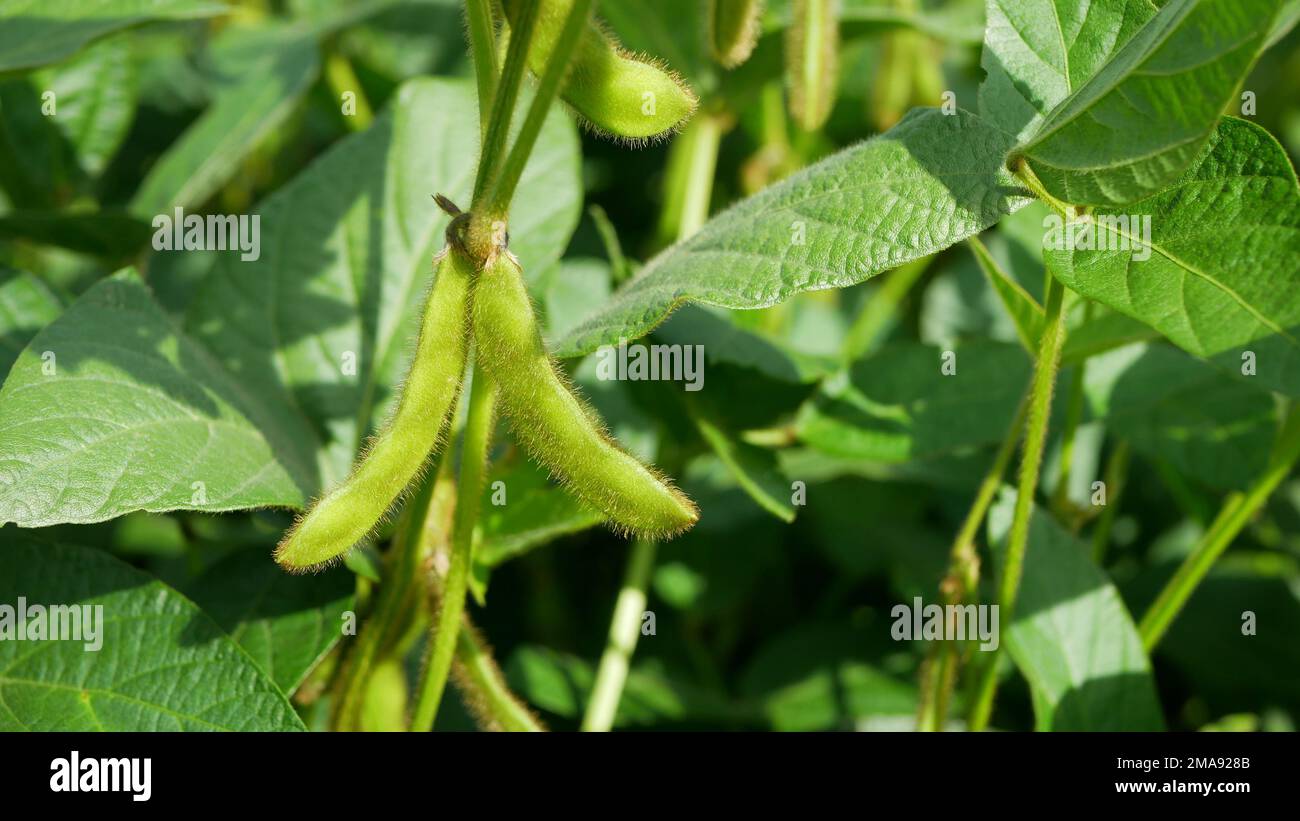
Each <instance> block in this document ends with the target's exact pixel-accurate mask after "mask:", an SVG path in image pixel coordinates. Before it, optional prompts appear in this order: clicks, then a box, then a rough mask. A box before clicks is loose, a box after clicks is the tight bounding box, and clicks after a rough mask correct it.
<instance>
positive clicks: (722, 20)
mask: <svg viewBox="0 0 1300 821" xmlns="http://www.w3.org/2000/svg"><path fill="white" fill-rule="evenodd" d="M762 14H763V0H711V2H710V4H709V45H710V46H711V47H712V49H713V58H714V59H715V60H717V61H718V62H719V63H721V64H722V66H723V67H724V68H735V67H736V66H738V65H740V64H741V63H743V62H745V61H746V60H748V59H749V55H750V54H752V53H753V51H754V44H755V43H757V42H758V34H759V18H760V17H761V16H762Z"/></svg>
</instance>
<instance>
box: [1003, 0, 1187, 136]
mask: <svg viewBox="0 0 1300 821" xmlns="http://www.w3.org/2000/svg"><path fill="white" fill-rule="evenodd" d="M1177 1H1178V0H1175V2H1177ZM1195 8H1196V3H1194V2H1190V3H1184V4H1183V7H1182V8H1181V9H1179V13H1178V14H1177V15H1171V16H1170V25H1168V26H1166V27H1165V28H1164V29H1163V30H1162V31H1157V32H1156V39H1154V40H1153V41H1152V45H1151V47H1150V48H1149V49H1148V47H1147V46H1148V44H1147V42H1145V41H1144V38H1143V37H1142V34H1143V32H1144V31H1145V30H1146V29H1147V28H1150V27H1151V22H1152V21H1154V20H1156V19H1158V18H1152V21H1148V23H1147V24H1146V26H1144V27H1143V29H1141V30H1139V31H1138V33H1137V34H1135V35H1134V36H1133V37H1132V38H1131V39H1130V40H1129V41H1128V42H1127V43H1125V44H1124V45H1123V46H1122V47H1121V48H1120V51H1119V53H1118V54H1116V55H1115V56H1114V57H1113V58H1111V60H1110V62H1108V63H1107V64H1106V65H1105V66H1104V67H1103V68H1102V69H1101V71H1099V72H1097V73H1096V74H1094V75H1093V76H1092V78H1091V79H1090V80H1088V81H1087V82H1086V83H1084V84H1083V85H1082V86H1080V87H1079V90H1078V91H1077V92H1076V93H1072V94H1071V95H1070V96H1069V97H1066V98H1065V99H1064V100H1062V101H1061V103H1060V105H1058V106H1057V108H1056V110H1054V111H1053V112H1052V113H1051V114H1049V115H1048V116H1047V120H1046V121H1045V122H1047V123H1053V122H1055V123H1056V124H1055V125H1052V126H1051V127H1048V128H1043V129H1040V130H1039V132H1038V133H1037V134H1035V135H1034V137H1033V138H1032V139H1031V140H1029V141H1028V142H1026V143H1024V144H1023V145H1021V147H1020V150H1021V151H1023V152H1024V153H1028V152H1029V151H1030V150H1031V149H1032V148H1033V147H1034V146H1036V145H1038V144H1039V143H1041V142H1043V141H1044V140H1046V139H1047V138H1048V137H1051V136H1052V135H1053V134H1055V133H1056V132H1058V131H1060V130H1061V129H1062V128H1064V127H1065V126H1067V125H1069V124H1070V123H1072V122H1074V119H1075V117H1076V116H1079V114H1080V113H1081V112H1080V113H1076V112H1072V111H1071V109H1072V108H1077V107H1079V106H1081V105H1083V106H1085V111H1086V107H1087V106H1090V105H1092V103H1093V102H1094V101H1095V100H1098V99H1100V98H1102V97H1104V96H1106V95H1107V94H1109V93H1110V92H1111V91H1114V90H1115V89H1116V88H1117V87H1118V86H1119V84H1120V83H1122V82H1124V80H1125V79H1126V78H1128V77H1129V76H1130V74H1131V73H1132V72H1133V71H1134V70H1136V69H1137V68H1138V67H1140V66H1142V65H1145V64H1146V61H1147V60H1149V59H1150V58H1151V57H1152V56H1153V55H1154V54H1155V53H1156V52H1158V51H1159V50H1160V47H1161V46H1163V45H1164V43H1165V42H1167V41H1168V39H1169V38H1170V37H1171V36H1173V34H1174V33H1175V32H1177V30H1178V27H1179V26H1181V25H1182V23H1183V22H1184V21H1185V20H1186V19H1187V17H1188V15H1190V14H1191V13H1192V11H1193V10H1195ZM1143 50H1145V51H1146V54H1145V57H1143V58H1142V60H1141V62H1139V63H1137V64H1136V65H1135V66H1132V67H1129V66H1125V65H1124V60H1125V58H1126V57H1128V53H1129V52H1130V51H1133V52H1136V53H1138V54H1142V52H1143ZM1112 67H1116V68H1114V70H1111V69H1112ZM1066 81H1067V82H1068V81H1069V78H1068V77H1067V78H1066ZM1093 86H1099V87H1100V88H1101V90H1100V91H1098V92H1096V93H1092V94H1089V92H1091V91H1093Z"/></svg>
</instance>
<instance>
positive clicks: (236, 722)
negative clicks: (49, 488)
mask: <svg viewBox="0 0 1300 821" xmlns="http://www.w3.org/2000/svg"><path fill="white" fill-rule="evenodd" d="M9 541H11V542H13V543H11V544H4V545H2V546H0V602H3V603H4V604H5V605H6V606H9V607H15V608H16V607H17V605H18V600H19V598H20V597H22V598H23V599H25V603H26V605H27V607H28V608H29V613H30V608H31V607H32V606H33V605H39V606H41V607H45V608H52V607H60V606H80V607H82V608H84V607H101V608H103V609H102V610H100V611H98V612H99V613H100V614H101V616H100V617H99V618H98V619H97V620H96V618H95V617H94V616H93V614H94V613H95V612H96V611H94V610H91V611H90V613H91V614H92V619H91V622H92V623H95V624H97V625H98V627H97V630H96V631H95V632H96V633H97V635H96V636H95V637H94V641H93V642H92V643H91V646H94V644H95V643H99V644H100V646H99V648H98V649H97V650H93V651H92V650H89V649H88V648H87V643H86V642H85V641H84V640H83V641H75V640H63V641H50V640H48V639H47V640H46V641H43V642H41V641H34V640H31V639H29V640H27V641H16V640H13V641H11V640H6V641H0V730H3V731H9V732H12V731H15V730H36V731H65V732H66V731H76V732H85V731H92V730H100V731H108V732H119V731H136V732H140V731H178V730H243V731H257V732H270V731H283V730H302V729H305V728H304V727H303V725H302V722H301V721H300V720H299V719H298V716H297V714H296V713H294V711H293V708H292V707H291V706H290V705H289V702H288V700H286V699H285V697H284V694H283V693H281V692H280V691H279V690H277V689H276V687H275V685H274V684H273V683H271V680H270V679H268V678H267V677H266V676H265V675H263V673H262V671H261V670H259V669H258V668H257V665H256V664H254V663H253V660H252V659H251V658H249V657H248V654H247V653H245V652H244V651H243V650H241V649H240V648H239V646H238V645H236V644H235V643H234V642H233V641H231V640H230V639H229V638H228V637H227V636H226V635H225V634H224V633H222V632H221V629H220V628H219V627H217V625H216V624H214V623H213V622H212V620H211V619H209V618H208V617H207V616H205V615H204V614H203V611H201V610H199V608H198V607H196V606H195V605H194V604H193V603H192V602H190V601H189V600H188V599H186V598H185V597H184V596H182V595H181V594H179V593H177V592H176V591H175V590H172V589H171V588H169V587H167V586H166V585H164V584H163V583H162V582H159V581H157V580H155V579H152V578H150V577H149V576H147V575H145V574H144V573H141V572H140V571H138V570H135V569H134V568H132V567H130V566H129V565H127V564H124V563H123V562H121V561H119V560H117V559H115V558H113V557H111V556H109V555H108V554H107V553H103V552H101V551H98V550H91V549H89V548H84V547H70V546H66V545H61V544H38V543H35V542H32V541H28V540H27V539H25V538H21V539H19V538H14V537H13V536H12V533H11V535H10V537H9ZM64 612H66V611H64ZM78 612H81V613H85V612H86V611H84V610H79V611H78ZM49 618H50V616H48V615H47V617H46V619H43V620H42V621H46V622H48V620H49ZM31 624H32V621H31V618H30V616H29V620H28V625H29V629H30V626H31ZM83 624H84V622H83ZM15 629H16V627H15ZM6 638H8V637H6ZM82 638H83V639H86V638H88V636H87V635H86V634H85V633H84V632H83V633H82Z"/></svg>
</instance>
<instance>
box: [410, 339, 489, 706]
mask: <svg viewBox="0 0 1300 821" xmlns="http://www.w3.org/2000/svg"><path fill="white" fill-rule="evenodd" d="M495 402H496V389H495V387H494V386H493V385H492V382H491V380H489V379H488V378H487V376H486V375H485V374H484V373H483V372H482V370H481V369H480V368H479V367H478V366H477V365H475V366H474V376H473V384H472V385H471V386H470V395H469V411H468V414H467V418H466V422H465V437H464V441H463V443H462V445H461V454H460V476H459V478H458V480H457V501H456V513H455V519H454V520H453V523H452V536H451V561H450V563H449V565H448V569H447V579H446V581H445V583H444V585H443V590H442V596H441V597H440V604H439V607H438V615H437V618H436V619H435V620H434V624H433V633H432V635H431V636H430V637H429V646H428V649H427V650H426V653H425V662H424V673H423V675H422V677H421V680H420V685H419V694H418V696H417V699H416V704H415V709H414V710H413V711H412V719H411V729H412V730H415V731H417V732H427V731H429V730H432V729H433V721H434V719H435V718H437V715H438V705H439V704H440V703H441V701H442V693H443V690H444V689H445V688H446V686H447V675H448V673H449V672H450V671H451V662H452V657H453V656H454V655H455V652H456V637H457V634H458V633H459V632H460V624H461V614H462V613H463V612H464V611H465V591H466V589H467V588H468V587H469V571H470V563H471V559H472V558H473V549H474V526H475V525H476V524H477V523H478V511H479V505H480V503H481V502H482V491H483V474H484V471H485V468H486V465H487V456H488V447H489V445H490V444H491V441H492V427H493V423H494V422H495V413H494V411H495V407H494V406H495Z"/></svg>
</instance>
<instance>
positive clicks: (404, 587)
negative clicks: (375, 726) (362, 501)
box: [332, 455, 451, 730]
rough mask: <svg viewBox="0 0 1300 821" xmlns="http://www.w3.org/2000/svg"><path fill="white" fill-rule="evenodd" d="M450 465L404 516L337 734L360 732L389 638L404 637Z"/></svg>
mask: <svg viewBox="0 0 1300 821" xmlns="http://www.w3.org/2000/svg"><path fill="white" fill-rule="evenodd" d="M450 463H451V460H450V459H448V458H446V456H445V455H444V456H443V457H442V458H441V459H440V460H439V465H438V470H437V471H436V472H431V473H430V475H429V476H427V477H425V480H424V481H423V482H422V483H421V484H420V488H419V490H418V491H417V492H416V495H415V496H414V497H413V498H412V499H411V501H410V502H409V503H408V504H407V505H406V507H405V509H404V510H403V511H402V525H401V528H400V529H399V531H398V535H397V538H396V539H394V541H393V546H392V550H391V552H390V553H389V561H388V563H387V572H386V573H385V574H384V580H383V583H382V584H381V585H380V586H379V594H378V595H377V596H376V598H375V606H374V610H373V611H372V614H371V616H370V617H369V618H367V619H366V620H365V623H364V624H363V625H362V627H361V631H360V632H359V634H358V635H357V640H356V642H355V643H354V644H353V647H352V651H351V652H350V653H349V655H348V658H347V659H346V661H345V662H344V666H343V669H341V670H340V678H339V682H338V685H337V689H336V691H335V692H336V693H337V694H338V695H337V696H336V697H335V702H334V709H333V711H332V712H333V716H332V724H333V726H334V728H335V729H338V730H359V729H361V716H362V712H363V708H364V706H365V696H366V688H367V685H368V684H369V683H370V675H371V672H372V671H373V669H374V666H375V663H376V661H377V660H378V659H379V658H381V657H382V656H383V654H384V648H385V647H386V646H388V645H389V644H390V639H391V637H392V636H393V635H394V634H395V633H398V632H400V629H401V622H402V616H403V614H404V613H405V612H407V611H406V608H404V607H403V604H404V603H406V602H409V601H410V597H409V595H408V593H409V592H410V589H411V587H412V584H413V583H414V582H415V581H416V579H417V578H418V573H419V567H420V559H421V555H422V547H423V539H422V538H421V536H422V532H423V527H424V520H425V516H426V514H427V512H428V510H429V504H430V500H431V499H432V498H433V491H434V488H435V487H436V485H437V483H438V479H439V478H440V477H442V476H444V475H446V474H447V473H448V472H449V466H450Z"/></svg>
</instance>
